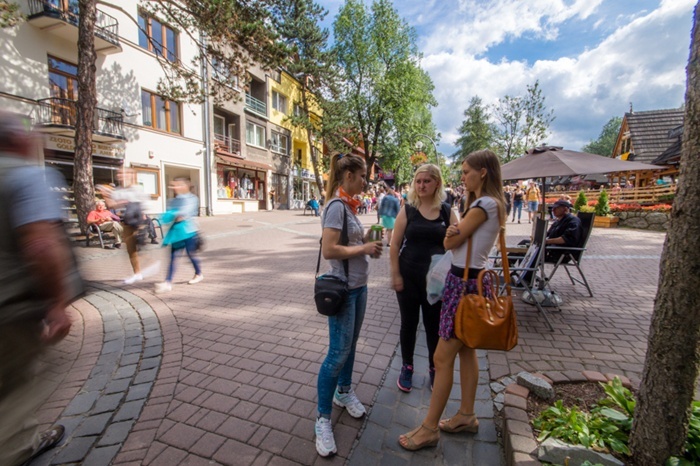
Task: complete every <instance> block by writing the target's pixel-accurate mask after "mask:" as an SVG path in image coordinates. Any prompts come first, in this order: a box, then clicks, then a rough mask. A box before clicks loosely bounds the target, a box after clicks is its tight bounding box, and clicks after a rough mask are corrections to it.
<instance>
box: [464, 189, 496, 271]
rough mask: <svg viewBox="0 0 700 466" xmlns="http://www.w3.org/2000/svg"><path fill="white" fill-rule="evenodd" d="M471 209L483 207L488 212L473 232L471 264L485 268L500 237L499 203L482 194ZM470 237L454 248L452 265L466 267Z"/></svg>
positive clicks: (470, 266)
mask: <svg viewBox="0 0 700 466" xmlns="http://www.w3.org/2000/svg"><path fill="white" fill-rule="evenodd" d="M469 208H470V209H474V208H478V209H482V210H483V211H484V212H485V213H486V221H485V222H484V223H482V224H481V225H479V228H477V229H476V231H475V232H474V234H472V257H471V261H470V264H469V268H471V269H484V268H486V264H487V263H488V259H489V252H490V251H491V248H492V247H493V245H494V243H495V242H496V238H498V231H499V229H500V226H501V223H500V220H499V218H498V204H497V203H496V201H495V199H493V198H492V197H488V196H482V197H480V198H479V199H477V200H476V201H474V202H472V204H471V205H470V206H469ZM468 244H469V239H467V241H465V242H464V243H462V245H460V246H459V247H458V248H457V249H453V250H452V265H455V266H457V267H461V268H466V267H465V262H466V261H467V245H468Z"/></svg>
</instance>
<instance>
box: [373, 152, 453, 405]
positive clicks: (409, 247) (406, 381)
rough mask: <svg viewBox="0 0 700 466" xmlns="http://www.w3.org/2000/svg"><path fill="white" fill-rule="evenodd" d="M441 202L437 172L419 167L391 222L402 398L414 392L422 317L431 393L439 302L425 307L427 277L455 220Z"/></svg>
mask: <svg viewBox="0 0 700 466" xmlns="http://www.w3.org/2000/svg"><path fill="white" fill-rule="evenodd" d="M387 197H389V196H387ZM392 197H393V196H392ZM444 199H445V191H444V189H443V184H442V176H441V175H440V169H439V168H438V167H437V166H436V165H432V164H424V165H421V166H420V167H419V168H418V170H416V173H415V175H414V177H413V183H412V185H411V189H410V191H409V192H408V196H407V201H406V203H405V204H404V206H403V208H402V209H401V212H399V214H398V217H396V225H395V231H394V239H393V240H392V244H391V249H390V250H389V255H390V259H391V283H392V287H393V289H394V290H395V291H396V298H397V299H398V302H399V311H400V312H401V331H400V333H399V340H400V342H401V358H402V365H401V373H400V374H399V378H398V380H397V381H396V384H397V385H398V387H399V390H401V391H403V392H407V393H408V392H410V391H411V389H412V388H413V371H414V369H413V367H414V364H413V354H414V351H415V347H416V332H417V331H418V322H419V321H420V317H421V314H422V316H423V326H424V327H425V338H426V343H427V345H428V374H429V376H430V387H431V388H432V386H433V381H434V380H435V363H434V362H433V355H434V354H435V348H436V347H437V344H438V339H439V336H438V329H439V327H440V308H441V307H442V303H441V302H440V301H438V302H437V303H435V304H430V303H429V302H428V296H427V291H426V275H427V273H428V269H429V268H430V262H431V258H432V256H433V255H435V254H444V253H445V248H444V246H443V241H444V239H445V232H446V231H447V227H448V226H450V225H451V224H452V223H457V216H456V215H455V213H454V212H453V211H452V209H451V207H450V205H449V204H447V203H446V202H443V200H444ZM397 202H398V201H397Z"/></svg>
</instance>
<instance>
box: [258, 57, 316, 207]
mask: <svg viewBox="0 0 700 466" xmlns="http://www.w3.org/2000/svg"><path fill="white" fill-rule="evenodd" d="M273 75H274V77H275V78H279V79H270V80H268V82H269V83H270V92H269V98H270V104H269V108H270V113H269V119H270V122H271V123H273V124H274V125H277V126H280V127H282V128H284V129H286V130H287V131H288V133H287V131H285V133H287V134H289V135H290V137H291V144H289V142H288V141H284V138H285V137H286V136H282V137H281V139H282V140H280V141H276V140H272V141H271V145H272V146H273V147H286V148H288V150H289V151H290V152H289V153H288V154H286V155H287V156H289V157H291V163H292V167H293V169H292V175H293V194H292V195H293V199H294V201H295V204H296V205H294V207H296V208H300V207H302V208H303V206H304V204H305V203H306V201H308V200H309V198H310V197H311V195H312V194H315V195H316V196H319V193H320V189H319V188H318V187H317V186H316V181H315V178H314V171H313V164H312V162H311V150H310V145H311V143H313V144H314V145H315V147H316V155H317V157H318V159H319V164H320V166H321V167H322V166H323V164H322V163H321V157H322V156H323V143H322V141H321V140H320V139H318V140H315V141H314V140H313V136H312V142H311V143H310V142H309V140H308V133H307V131H306V128H303V127H300V126H294V125H293V124H292V121H291V117H292V115H294V114H296V115H298V114H299V113H300V112H301V101H302V85H301V83H300V82H299V81H298V80H297V79H296V78H295V77H294V76H292V75H291V74H289V73H288V72H287V71H285V70H282V71H280V72H278V73H273ZM320 115H321V110H320V108H318V106H316V105H312V107H311V118H312V120H315V121H318V120H319V117H320Z"/></svg>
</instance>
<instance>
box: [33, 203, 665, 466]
mask: <svg viewBox="0 0 700 466" xmlns="http://www.w3.org/2000/svg"><path fill="white" fill-rule="evenodd" d="M375 218H376V217H375V216H374V215H365V216H363V221H364V223H365V224H371V223H373V222H374V221H376V220H375ZM201 223H202V225H203V229H204V231H205V232H206V235H207V236H208V239H209V241H208V242H207V250H206V251H204V252H203V254H202V258H203V272H204V275H205V280H204V281H203V282H201V283H199V284H197V285H194V286H189V285H187V284H186V282H187V280H189V279H190V278H191V277H192V273H193V272H192V268H191V265H190V264H189V263H188V261H187V260H186V258H181V259H180V261H179V263H178V267H177V270H176V274H175V280H174V286H173V291H172V292H171V293H168V294H165V295H155V294H154V292H153V289H154V284H155V283H156V282H158V281H161V280H162V279H163V276H164V268H165V265H166V263H167V257H168V255H167V250H166V249H163V248H160V247H158V246H151V245H147V246H146V247H145V248H144V250H143V251H142V252H141V258H142V264H143V266H147V265H149V264H154V263H155V261H156V260H160V261H161V269H160V271H159V273H158V274H157V275H155V276H151V277H148V278H147V279H145V280H144V281H142V282H139V283H137V284H136V285H134V286H125V285H123V282H122V280H123V278H124V277H127V276H129V275H130V273H131V270H130V265H129V262H128V258H127V255H126V252H125V251H121V250H102V249H99V248H96V247H92V248H84V247H78V248H77V249H76V253H77V255H78V256H79V258H80V260H81V268H82V270H83V273H84V275H85V276H86V277H87V278H88V279H89V280H91V283H93V284H94V287H95V290H93V293H91V294H90V295H89V296H88V297H87V298H85V299H83V300H79V301H78V302H76V303H75V304H74V305H73V306H72V308H71V313H72V316H73V319H74V322H75V323H74V327H73V329H72V331H71V334H70V335H69V337H68V338H67V339H66V340H64V341H63V342H62V343H61V344H59V345H58V346H56V347H54V348H53V349H52V350H51V351H50V352H49V354H48V355H47V357H46V360H47V361H56V364H55V366H53V367H52V368H50V370H48V371H47V373H48V374H49V375H50V376H51V377H52V378H53V379H54V380H55V381H57V382H59V383H60V385H59V388H58V389H57V390H56V391H55V392H54V395H53V396H52V397H51V399H50V400H49V402H47V404H46V405H45V406H44V409H43V410H42V412H41V413H40V414H41V416H40V421H41V422H42V424H43V425H48V424H50V423H51V422H53V421H55V420H56V419H59V418H60V419H61V421H62V422H64V421H65V423H66V424H67V425H68V427H69V429H68V430H69V439H68V441H67V442H65V443H64V446H63V447H62V448H61V449H58V450H55V451H53V452H51V453H50V455H47V456H46V458H42V461H43V463H37V464H48V463H49V462H54V463H56V462H58V463H61V462H64V463H66V462H83V464H90V465H92V464H95V465H101V464H146V465H150V464H153V465H160V464H163V465H165V464H167V465H171V464H226V465H237V464H244V465H254V464H266V465H267V464H304V465H307V464H323V465H327V464H341V463H346V462H347V463H353V464H359V463H360V462H361V461H362V462H365V461H366V462H370V463H372V464H379V463H377V462H378V461H380V462H381V464H405V463H407V462H414V463H416V464H420V463H421V462H426V463H427V462H430V464H434V463H435V462H436V461H437V462H440V461H442V462H443V463H445V464H450V463H451V462H452V460H453V459H459V458H462V459H463V461H461V462H459V463H457V464H470V463H469V461H471V462H472V464H500V463H498V462H497V461H496V459H497V458H498V460H499V461H500V455H499V454H497V453H500V450H498V445H497V443H496V438H495V430H494V429H493V428H492V427H489V423H490V422H491V423H492V418H493V403H492V402H491V399H490V396H491V394H490V388H489V385H488V382H489V378H490V379H492V380H496V379H501V378H503V376H505V375H510V374H517V373H518V372H520V371H522V370H528V371H531V372H537V371H551V370H558V371H561V372H562V373H571V372H575V371H578V373H579V374H580V371H581V370H592V371H599V372H601V373H610V372H612V373H619V374H624V375H627V376H628V377H629V378H630V379H634V378H635V377H638V375H639V373H640V371H641V362H642V360H643V357H644V351H645V349H646V331H647V327H648V322H649V318H650V315H651V306H652V302H653V296H654V294H655V290H656V277H657V269H658V256H659V255H660V251H661V245H662V242H663V236H664V235H663V234H660V233H653V232H637V231H633V230H623V229H619V230H602V229H596V230H595V231H594V232H593V237H592V238H591V241H590V251H589V252H590V259H589V260H588V261H586V262H584V269H585V271H586V274H587V277H588V278H589V281H591V282H592V285H593V290H594V293H595V297H594V298H589V297H587V296H586V294H585V292H581V290H579V289H578V288H579V285H577V286H576V287H573V286H571V285H570V284H569V283H568V282H566V281H565V280H564V278H565V274H564V275H562V276H559V277H558V278H556V279H555V282H554V285H555V288H556V290H557V291H558V292H559V293H560V294H561V295H562V297H563V298H564V300H565V305H564V306H563V311H562V313H561V314H559V315H554V316H553V318H552V320H553V323H554V326H555V332H549V331H548V330H547V329H546V327H545V325H544V323H543V321H542V317H541V316H539V315H537V313H536V311H534V308H530V307H529V306H526V305H525V304H522V303H520V302H519V301H518V300H516V302H517V303H518V304H517V308H518V310H519V312H520V313H519V319H520V332H521V333H520V335H521V339H520V345H519V346H518V347H517V348H516V349H515V350H513V351H511V352H509V353H499V352H489V353H488V354H487V355H486V356H484V355H481V361H482V372H481V379H480V386H479V396H478V398H479V405H478V408H477V413H478V414H479V415H480V417H481V418H482V419H483V422H482V424H481V425H482V429H481V431H480V433H479V434H478V435H477V436H467V435H449V436H448V435H445V436H444V438H443V440H442V441H441V446H440V447H439V448H438V449H431V450H432V451H430V450H428V451H425V452H420V453H417V454H407V453H405V452H402V451H399V450H398V448H399V447H398V444H397V443H396V438H397V437H398V435H399V434H400V433H403V432H405V431H407V430H408V429H409V428H412V427H413V426H414V425H415V423H416V421H417V419H420V418H421V417H422V416H423V415H424V414H425V411H424V410H425V408H426V406H427V403H428V399H429V396H428V395H429V390H427V389H426V387H425V384H426V382H425V380H426V378H427V374H426V373H425V372H426V371H427V361H426V360H424V359H421V360H420V361H419V362H417V364H416V365H417V371H418V372H417V374H416V379H417V381H418V382H419V387H420V388H417V389H416V390H414V392H413V393H411V394H410V395H407V396H404V395H402V394H399V393H398V390H397V389H396V388H395V381H396V377H397V376H398V370H399V366H400V358H398V357H396V350H397V344H398V333H399V321H400V319H399V313H398V306H397V304H396V297H395V294H394V292H393V291H392V290H391V289H390V286H389V277H388V258H387V257H386V255H385V256H384V257H382V258H380V259H378V260H372V261H371V263H370V270H371V274H370V283H369V298H368V306H367V316H366V319H365V322H364V325H363V329H362V334H361V338H360V341H359V343H358V354H357V359H356V365H355V373H354V374H353V378H354V381H355V383H356V392H357V393H358V396H359V398H360V400H362V401H363V402H364V403H365V404H366V405H367V406H368V407H371V412H370V414H369V417H368V419H366V420H356V419H353V418H351V417H350V416H349V415H348V414H347V413H345V412H343V411H341V410H340V409H338V408H334V411H333V415H332V420H333V423H334V426H335V435H336V441H337V443H338V448H339V453H338V455H337V456H336V457H334V458H331V459H324V458H320V457H319V456H318V455H317V454H316V451H315V448H314V434H313V419H314V415H315V412H316V375H317V372H318V368H319V365H320V364H321V362H322V360H323V357H324V354H325V350H326V347H327V339H328V335H327V325H326V322H325V319H324V318H322V317H321V316H319V315H317V314H316V312H315V310H314V307H313V304H312V301H311V296H312V291H313V280H312V277H313V272H314V270H315V265H316V257H317V254H318V238H319V236H320V221H319V219H316V218H312V217H304V216H302V215H301V212H289V211H281V212H280V211H274V212H260V213H254V214H243V215H232V216H224V217H214V218H203V219H201ZM527 229H528V225H527V224H522V225H517V224H516V225H514V224H509V225H508V234H509V241H508V242H509V244H512V243H515V242H517V240H518V239H519V238H522V237H524V236H525V235H527V232H528V230H527ZM611 257H612V258H611ZM421 340H422V338H421V339H419V351H424V347H422V345H423V344H424V343H423V342H422V341H421ZM421 354H422V356H421V358H424V357H425V356H424V354H425V353H424V352H423V353H421ZM421 366H423V369H421ZM487 367H488V374H490V377H488V376H487V371H486V368H487ZM421 370H422V372H421ZM421 379H422V381H421ZM421 383H422V384H423V385H420V384H421ZM457 390H458V387H456V388H455V391H454V392H453V396H455V397H456V395H457V393H458V391H457ZM500 395H503V397H502V398H503V399H501V400H500V403H501V405H502V404H503V403H506V404H508V403H510V402H512V400H510V399H509V400H505V396H507V395H509V394H503V393H501V394H500ZM497 401H498V400H497ZM455 403H456V398H455V399H453V400H452V401H451V402H450V404H449V405H448V408H447V413H448V414H449V413H450V412H452V411H454V410H456V404H455ZM363 426H365V427H364V428H363ZM360 433H361V435H360ZM358 439H359V440H358ZM484 461H487V462H488V463H484ZM452 464H454V463H452Z"/></svg>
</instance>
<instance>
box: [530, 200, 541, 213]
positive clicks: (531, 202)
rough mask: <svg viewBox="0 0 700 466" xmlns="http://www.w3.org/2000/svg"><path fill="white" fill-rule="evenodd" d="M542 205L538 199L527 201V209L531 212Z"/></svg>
mask: <svg viewBox="0 0 700 466" xmlns="http://www.w3.org/2000/svg"><path fill="white" fill-rule="evenodd" d="M539 205H540V203H539V202H537V201H527V210H529V211H530V212H534V211H536V210H537V207H538V206H539Z"/></svg>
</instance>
